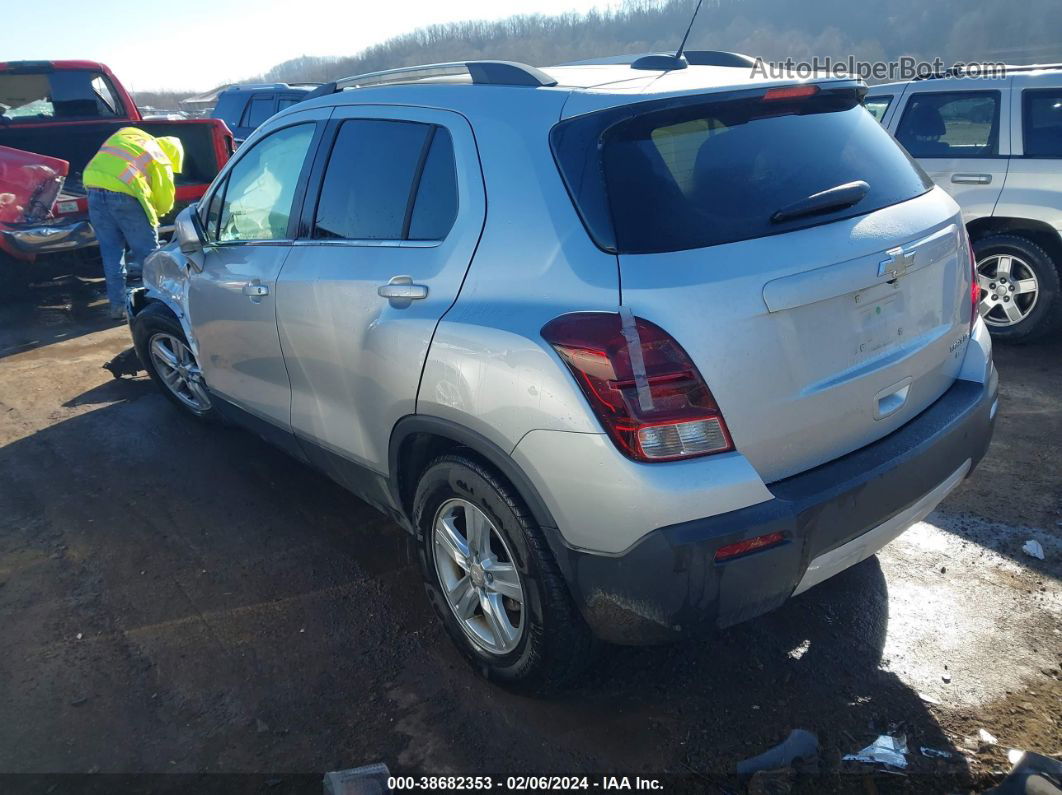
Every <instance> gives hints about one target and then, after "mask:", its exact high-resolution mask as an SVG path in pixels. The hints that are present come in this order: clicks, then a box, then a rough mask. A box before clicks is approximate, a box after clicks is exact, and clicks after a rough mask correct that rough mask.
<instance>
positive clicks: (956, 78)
mask: <svg viewBox="0 0 1062 795" xmlns="http://www.w3.org/2000/svg"><path fill="white" fill-rule="evenodd" d="M866 105H867V108H868V109H869V110H870V111H871V112H872V113H873V114H874V116H875V117H876V118H877V119H878V120H879V121H880V122H881V123H882V124H884V125H885V126H886V127H887V128H888V129H889V131H890V132H892V133H893V134H894V135H895V136H896V139H897V140H898V141H899V142H900V143H901V144H903V145H904V146H905V147H906V148H907V151H908V152H910V153H911V154H912V155H913V156H914V157H916V158H917V159H918V162H919V163H920V164H921V165H922V167H923V168H925V170H926V171H927V172H929V175H930V176H931V177H932V178H933V179H934V180H935V181H936V182H937V184H938V185H940V186H941V187H942V188H944V189H945V190H946V191H948V192H949V193H950V194H951V195H952V197H953V198H954V199H955V200H956V201H957V202H958V203H959V206H960V207H962V214H963V220H964V221H965V223H966V228H967V230H968V231H969V233H970V237H971V239H972V240H973V244H974V251H975V252H976V254H977V270H978V281H979V284H980V286H981V315H982V316H983V317H984V319H985V322H986V323H987V324H988V328H989V330H990V331H991V332H992V334H993V336H995V337H996V338H997V339H999V340H1003V341H1008V342H1010V341H1014V342H1018V341H1022V342H1026V341H1031V340H1035V339H1039V338H1042V337H1044V336H1046V335H1048V334H1051V333H1052V332H1054V331H1056V330H1057V329H1058V328H1059V327H1060V326H1062V290H1060V289H1059V282H1060V278H1062V238H1060V235H1062V66H1059V65H1055V66H1041V67H1010V68H1009V69H1008V74H1007V76H1006V77H998V78H991V79H989V78H971V77H962V76H961V74H955V73H948V74H945V75H942V76H940V77H934V78H930V79H926V80H915V81H913V82H909V83H888V84H884V85H879V86H874V87H873V88H871V89H870V92H869V93H868V94H867V97H866Z"/></svg>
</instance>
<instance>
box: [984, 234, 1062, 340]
mask: <svg viewBox="0 0 1062 795" xmlns="http://www.w3.org/2000/svg"><path fill="white" fill-rule="evenodd" d="M974 256H975V258H976V260H977V273H978V280H979V281H980V282H981V316H982V317H984V319H985V322H986V323H987V324H988V327H989V330H990V331H991V332H992V336H993V338H995V339H996V340H999V341H1000V342H1032V341H1034V340H1037V339H1040V338H1042V337H1044V336H1046V335H1048V334H1050V333H1052V332H1053V331H1055V330H1056V329H1058V328H1059V326H1060V325H1062V295H1060V291H1059V275H1058V269H1057V267H1056V265H1055V263H1054V261H1053V260H1052V259H1051V256H1050V255H1049V254H1048V253H1047V252H1046V251H1044V249H1043V248H1041V247H1040V246H1039V245H1037V244H1036V243H1034V242H1033V241H1031V240H1029V239H1028V238H1025V237H1021V236H1020V235H991V236H989V237H985V238H982V239H981V240H978V241H976V242H975V243H974ZM1000 262H1006V268H1007V272H1006V273H1005V274H1003V275H1002V278H995V277H996V276H997V275H999V274H998V267H999V263H1000ZM1034 282H1035V284H1034ZM1023 285H1028V290H1027V291H1023ZM1009 305H1013V306H1014V307H1016V313H1021V314H1023V315H1024V316H1023V317H1021V318H1020V319H1017V320H1009V319H1008V317H1007V314H1006V309H1007V307H1008V306H1009ZM1012 311H1014V310H1012Z"/></svg>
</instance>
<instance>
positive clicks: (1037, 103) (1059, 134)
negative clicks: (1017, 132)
mask: <svg viewBox="0 0 1062 795" xmlns="http://www.w3.org/2000/svg"><path fill="white" fill-rule="evenodd" d="M1022 127H1023V129H1024V144H1025V147H1024V149H1025V156H1026V157H1062V89H1059V88H1049V89H1044V90H1038V91H1024V92H1022Z"/></svg>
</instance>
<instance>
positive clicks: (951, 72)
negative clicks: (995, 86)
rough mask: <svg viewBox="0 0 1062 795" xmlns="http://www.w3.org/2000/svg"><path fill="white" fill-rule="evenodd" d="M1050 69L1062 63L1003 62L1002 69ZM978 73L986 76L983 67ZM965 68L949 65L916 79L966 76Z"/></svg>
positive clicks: (1006, 70)
mask: <svg viewBox="0 0 1062 795" xmlns="http://www.w3.org/2000/svg"><path fill="white" fill-rule="evenodd" d="M1050 69H1062V63H1033V64H1022V65H1020V66H1012V65H1010V64H1002V71H1003V72H1004V73H1005V74H1011V73H1013V72H1041V71H1047V70H1050ZM977 71H978V74H976V75H974V76H975V77H984V76H985V75H983V74H981V72H982V71H983V70H982V69H980V68H979V69H978V70H977ZM965 76H966V73H965V70H964V69H963V68H962V67H961V66H949V67H948V68H947V69H942V70H941V71H939V72H934V73H933V74H928V75H917V76H916V77H915V78H914V79H915V80H942V79H943V78H945V77H965Z"/></svg>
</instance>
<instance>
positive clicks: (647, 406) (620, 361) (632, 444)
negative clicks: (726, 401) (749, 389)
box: [542, 312, 734, 461]
mask: <svg viewBox="0 0 1062 795" xmlns="http://www.w3.org/2000/svg"><path fill="white" fill-rule="evenodd" d="M542 336H543V337H544V338H545V340H546V341H547V342H548V343H549V344H550V345H552V346H553V348H554V349H555V350H556V351H557V353H558V354H560V357H561V359H563V360H564V363H565V364H566V365H568V368H569V369H570V370H571V371H572V374H573V375H574V376H575V380H576V381H577V382H578V384H579V387H580V388H581V389H582V391H583V394H585V395H586V398H587V400H588V401H590V406H591V407H592V408H593V410H594V413H595V414H596V415H597V417H598V419H599V420H600V421H601V424H602V425H604V427H605V430H606V431H608V434H609V436H611V437H612V440H613V441H614V442H615V443H616V445H617V446H618V447H619V449H620V451H622V452H623V453H624V455H626V456H628V457H630V458H633V459H634V460H636V461H675V460H678V459H683V458H692V457H694V456H701V455H710V454H712V453H723V452H726V451H728V450H733V449H734V446H733V443H732V442H731V439H730V432H729V431H728V430H727V427H726V422H725V421H724V420H723V415H722V413H721V412H720V411H719V406H718V405H717V404H716V402H715V398H714V397H712V393H711V391H710V390H709V389H708V385H707V384H705V383H704V379H703V378H701V374H700V373H699V372H698V371H697V367H696V366H695V365H694V364H693V362H692V361H691V360H690V357H689V356H688V355H687V354H686V352H685V351H684V350H683V349H682V346H680V345H679V344H678V343H677V342H675V340H674V339H672V338H671V336H670V335H668V334H667V332H665V331H664V330H663V329H661V328H660V327H659V326H656V325H654V324H652V323H650V322H649V321H648V320H643V319H642V318H636V317H634V316H633V315H631V314H630V313H629V312H626V313H625V314H623V315H621V314H616V313H612V312H575V313H572V314H570V315H561V316H560V317H558V318H555V319H554V320H551V321H550V322H549V323H547V324H546V325H545V326H544V327H543V329H542Z"/></svg>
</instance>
